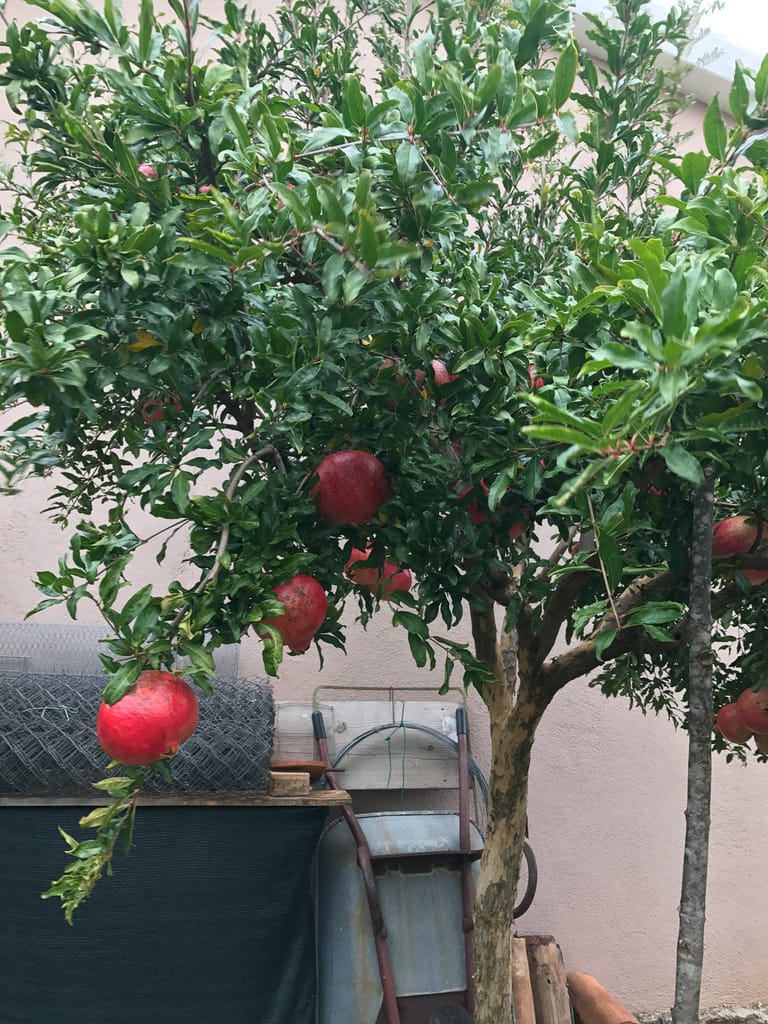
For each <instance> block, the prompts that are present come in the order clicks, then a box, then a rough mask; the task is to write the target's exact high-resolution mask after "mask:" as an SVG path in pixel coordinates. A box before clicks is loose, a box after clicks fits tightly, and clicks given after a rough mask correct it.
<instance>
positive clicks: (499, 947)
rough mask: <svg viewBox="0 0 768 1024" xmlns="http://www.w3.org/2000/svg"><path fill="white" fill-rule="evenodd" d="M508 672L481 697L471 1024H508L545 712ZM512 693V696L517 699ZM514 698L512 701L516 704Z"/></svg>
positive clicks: (511, 1017)
mask: <svg viewBox="0 0 768 1024" xmlns="http://www.w3.org/2000/svg"><path fill="white" fill-rule="evenodd" d="M515 683H516V680H515V676H514V671H513V670H512V669H511V667H510V668H509V669H508V671H507V672H506V673H505V677H504V679H503V680H502V679H500V680H499V681H498V682H496V683H493V684H491V685H489V686H488V687H487V688H486V692H485V694H484V697H485V702H486V704H487V706H488V711H489V713H490V725H491V771H490V780H489V788H490V794H489V795H490V800H489V815H488V828H487V832H486V836H485V847H484V850H483V856H482V859H481V861H480V876H479V880H478V886H477V893H476V899H475V957H476V964H477V1001H476V1008H475V1024H511V1022H512V1021H513V1020H514V1011H513V1008H512V985H511V975H510V957H509V950H510V937H511V934H512V929H513V927H514V918H513V908H514V905H515V892H516V889H517V879H518V873H519V870H520V860H521V856H522V850H523V841H524V839H525V824H526V814H527V808H528V770H529V766H530V759H531V747H532V746H533V738H534V734H535V731H536V726H537V725H538V723H539V720H540V718H541V715H542V714H543V711H544V708H543V707H542V708H539V707H538V706H537V705H536V703H535V702H534V700H533V699H532V697H530V696H529V697H528V698H527V699H523V695H522V694H521V691H520V689H519V688H516V685H515ZM516 689H517V693H516ZM515 696H516V697H517V699H516V700H515Z"/></svg>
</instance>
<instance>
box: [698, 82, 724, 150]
mask: <svg viewBox="0 0 768 1024" xmlns="http://www.w3.org/2000/svg"><path fill="white" fill-rule="evenodd" d="M703 129H704V141H705V143H706V144H707V149H708V150H709V152H710V153H711V154H712V156H713V157H714V158H715V159H716V160H724V159H725V153H726V146H727V144H728V129H727V128H726V127H725V121H724V120H723V115H722V113H721V111H720V95H719V94H717V95H716V96H714V98H713V99H712V101H711V102H710V104H709V106H708V107H707V112H706V114H705V115H704V125H703Z"/></svg>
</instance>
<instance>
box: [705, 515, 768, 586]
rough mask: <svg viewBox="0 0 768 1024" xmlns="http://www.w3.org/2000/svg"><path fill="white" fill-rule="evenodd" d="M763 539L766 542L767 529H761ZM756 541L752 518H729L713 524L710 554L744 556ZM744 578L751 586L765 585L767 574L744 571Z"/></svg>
mask: <svg viewBox="0 0 768 1024" xmlns="http://www.w3.org/2000/svg"><path fill="white" fill-rule="evenodd" d="M763 538H764V539H765V540H768V528H764V529H763ZM756 540H757V523H756V522H755V520H754V518H752V516H731V517H730V518H729V519H721V520H720V521H719V522H718V523H715V526H714V529H713V530H712V554H713V555H715V556H719V555H746V554H747V553H748V552H749V551H751V550H752V548H753V547H754V544H755V541H756ZM743 571H744V576H745V577H746V578H747V579H748V580H749V582H750V583H751V584H753V586H757V585H759V584H760V583H765V581H766V580H768V572H765V571H763V570H761V569H745V570H743Z"/></svg>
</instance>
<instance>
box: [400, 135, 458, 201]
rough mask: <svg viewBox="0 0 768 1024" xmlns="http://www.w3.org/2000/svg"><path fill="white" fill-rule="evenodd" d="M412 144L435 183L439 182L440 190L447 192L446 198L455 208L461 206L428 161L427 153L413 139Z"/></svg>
mask: <svg viewBox="0 0 768 1024" xmlns="http://www.w3.org/2000/svg"><path fill="white" fill-rule="evenodd" d="M411 143H412V144H413V145H414V146H416V152H417V153H418V154H419V156H420V157H421V161H422V163H423V164H424V166H425V167H426V168H427V170H428V171H429V173H430V174H431V175H432V177H433V178H434V179H435V181H436V182H437V184H438V185H439V186H440V188H441V189H442V190H443V192H445V195H446V197H447V198H448V199H450V201H451V202H452V203H453V205H454V206H458V205H459V204H458V203H457V202H456V197H455V196H454V195H453V194H452V193H451V192H450V190H449V189H448V184H447V182H445V181H443V179H442V178H441V177H440V175H439V174H438V173H437V171H436V170H435V168H434V167H433V166H432V164H431V163H430V162H429V160H428V159H427V155H426V153H425V152H424V151H423V150H422V148H421V147H420V146H419V144H418V143H417V141H416V140H415V139H411Z"/></svg>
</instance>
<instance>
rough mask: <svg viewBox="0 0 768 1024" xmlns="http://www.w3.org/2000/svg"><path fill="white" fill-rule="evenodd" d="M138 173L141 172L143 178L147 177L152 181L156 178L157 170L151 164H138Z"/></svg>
mask: <svg viewBox="0 0 768 1024" xmlns="http://www.w3.org/2000/svg"><path fill="white" fill-rule="evenodd" d="M137 170H138V172H139V174H143V175H144V177H145V178H149V180H150V181H154V180H155V179H156V178H157V171H156V170H155V168H154V167H153V166H152V164H139V166H138V168H137Z"/></svg>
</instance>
